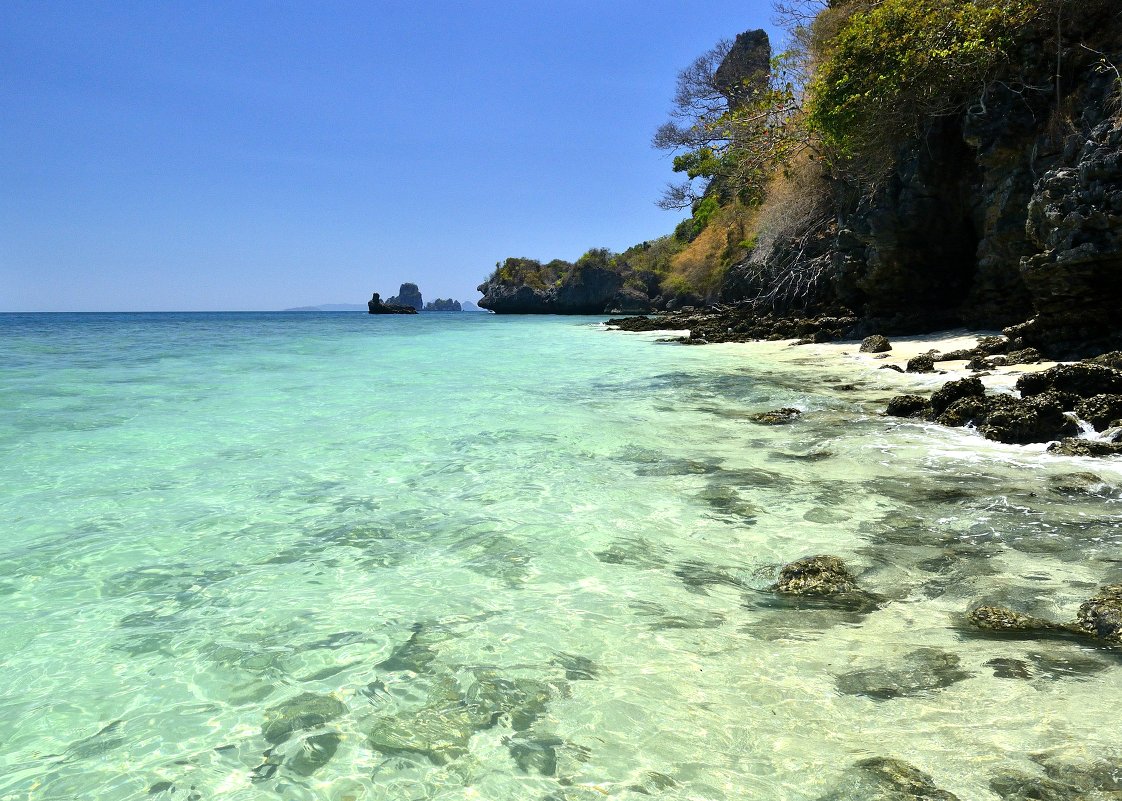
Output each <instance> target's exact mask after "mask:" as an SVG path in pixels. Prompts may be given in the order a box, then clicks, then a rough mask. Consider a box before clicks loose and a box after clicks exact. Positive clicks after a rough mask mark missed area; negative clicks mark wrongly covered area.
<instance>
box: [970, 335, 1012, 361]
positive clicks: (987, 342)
mask: <svg viewBox="0 0 1122 801" xmlns="http://www.w3.org/2000/svg"><path fill="white" fill-rule="evenodd" d="M977 350H979V351H981V352H982V353H983V354H984V355H986V356H996V355H998V354H999V353H1007V352H1008V351H1009V339H1008V338H1007V337H1002V336H990V337H979V338H978V346H977Z"/></svg>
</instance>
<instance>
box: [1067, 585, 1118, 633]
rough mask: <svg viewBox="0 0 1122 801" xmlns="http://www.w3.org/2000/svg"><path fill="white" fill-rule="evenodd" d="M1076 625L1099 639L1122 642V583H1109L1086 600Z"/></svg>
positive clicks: (1081, 607)
mask: <svg viewBox="0 0 1122 801" xmlns="http://www.w3.org/2000/svg"><path fill="white" fill-rule="evenodd" d="M1076 626H1078V627H1079V629H1081V630H1082V631H1085V632H1086V633H1087V634H1090V635H1091V636H1093V637H1096V638H1097V639H1100V640H1105V641H1108V642H1115V643H1122V584H1108V585H1107V586H1105V587H1103V588H1102V589H1100V590H1099V592H1098V594H1097V595H1095V596H1094V597H1093V598H1089V599H1088V600H1087V601H1085V602H1084V603H1083V604H1082V605H1081V606H1080V607H1079V613H1078V615H1077V616H1076Z"/></svg>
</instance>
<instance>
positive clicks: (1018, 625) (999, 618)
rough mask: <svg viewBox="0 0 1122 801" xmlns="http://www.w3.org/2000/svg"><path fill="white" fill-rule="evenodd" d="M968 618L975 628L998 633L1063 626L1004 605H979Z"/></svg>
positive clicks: (1021, 632) (1039, 630) (1049, 629)
mask: <svg viewBox="0 0 1122 801" xmlns="http://www.w3.org/2000/svg"><path fill="white" fill-rule="evenodd" d="M966 619H967V622H969V623H970V625H972V626H974V628H977V629H981V630H982V631H992V632H995V633H998V634H1023V633H1025V632H1046V631H1054V630H1058V629H1060V628H1062V627H1060V626H1057V625H1056V624H1055V623H1052V622H1051V621H1049V620H1044V619H1042V618H1038V617H1032V616H1031V615H1026V614H1023V613H1021V612H1016V611H1014V610H1012V609H1007V608H1005V607H1004V606H979V607H978V608H977V609H974V610H972V611H971V612H970V614H968V615H967V616H966Z"/></svg>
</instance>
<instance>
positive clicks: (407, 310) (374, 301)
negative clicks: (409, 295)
mask: <svg viewBox="0 0 1122 801" xmlns="http://www.w3.org/2000/svg"><path fill="white" fill-rule="evenodd" d="M366 309H367V311H368V312H369V313H370V314H416V313H417V310H416V309H415V308H413V307H412V306H401V305H398V304H396V303H386V302H385V301H383V300H382V296H381V295H379V294H378V293H377V292H375V293H374V294H373V295H372V296H371V298H370V300H369V301H367V303H366Z"/></svg>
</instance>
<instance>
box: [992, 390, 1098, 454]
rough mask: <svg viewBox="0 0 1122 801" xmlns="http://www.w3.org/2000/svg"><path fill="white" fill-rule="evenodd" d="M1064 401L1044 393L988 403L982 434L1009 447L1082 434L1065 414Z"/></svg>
mask: <svg viewBox="0 0 1122 801" xmlns="http://www.w3.org/2000/svg"><path fill="white" fill-rule="evenodd" d="M1062 401H1063V397H1062V396H1060V395H1058V394H1057V393H1054V392H1044V393H1043V394H1041V395H1036V396H1033V397H1030V398H1027V399H1024V400H1017V399H1016V398H1013V397H1012V396H1009V395H993V396H990V397H989V399H988V403H989V405H988V408H987V411H986V417H985V420H984V421H981V422H979V425H978V430H979V431H980V432H981V434H982V436H984V437H985V438H986V439H992V440H995V441H997V442H1004V443H1006V444H1009V445H1027V444H1029V443H1032V442H1048V441H1050V440H1054V439H1061V438H1063V437H1070V436H1073V435H1075V434H1078V433H1079V425H1078V424H1077V423H1076V422H1075V420H1073V419H1072V418H1071V417H1068V416H1067V415H1066V414H1065V413H1064V406H1065V404H1064V403H1063V402H1062Z"/></svg>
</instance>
